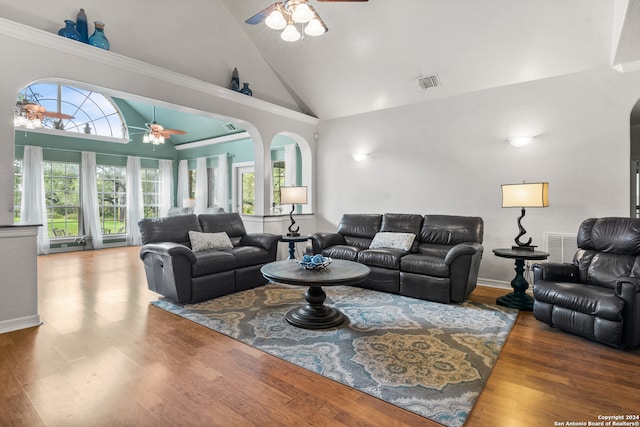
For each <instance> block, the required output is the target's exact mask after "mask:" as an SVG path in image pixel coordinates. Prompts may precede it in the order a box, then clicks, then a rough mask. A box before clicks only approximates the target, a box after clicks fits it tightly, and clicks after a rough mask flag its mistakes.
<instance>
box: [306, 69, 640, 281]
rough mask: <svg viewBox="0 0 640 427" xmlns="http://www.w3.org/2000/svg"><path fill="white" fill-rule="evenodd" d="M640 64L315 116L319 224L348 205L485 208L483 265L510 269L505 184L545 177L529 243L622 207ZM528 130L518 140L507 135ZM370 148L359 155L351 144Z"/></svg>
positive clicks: (495, 273) (359, 208) (511, 212)
mask: <svg viewBox="0 0 640 427" xmlns="http://www.w3.org/2000/svg"><path fill="white" fill-rule="evenodd" d="M638 98H640V73H638V72H635V73H630V74H620V73H618V72H616V71H614V70H611V69H602V70H596V71H589V72H584V73H578V74H572V75H566V76H562V77H557V78H550V79H545V80H539V81H536V82H531V83H524V84H518V85H512V86H507V87H501V88H496V89H491V90H486V91H480V92H476V93H471V94H466V95H461V96H457V97H452V98H447V99H443V100H438V101H433V102H424V103H420V104H415V105H410V106H405V107H399V108H394V109H390V110H384V111H379V112H374V113H369V114H363V115H357V116H352V117H347V118H342V119H336V120H331V121H323V122H321V124H320V128H319V129H320V131H319V144H318V152H317V154H318V157H317V168H318V169H317V171H318V192H317V197H318V199H317V202H318V203H317V204H318V207H319V210H318V211H317V212H316V216H317V218H318V219H317V224H318V228H319V229H321V230H327V231H328V230H335V227H336V224H337V222H338V221H339V219H340V216H341V215H342V214H343V213H346V212H348V213H367V212H369V213H383V212H408V213H425V214H426V213H433V214H436V213H443V214H455V215H473V216H481V217H483V218H484V221H485V240H484V246H485V255H484V257H483V261H482V264H481V269H480V277H481V278H485V279H491V280H498V281H507V282H508V281H511V279H512V278H513V275H514V273H513V268H514V267H513V264H512V263H511V262H509V261H508V260H504V259H499V258H496V257H495V256H494V255H493V253H492V252H491V250H492V249H495V248H498V247H510V246H511V245H512V244H513V243H514V242H513V239H514V238H515V236H516V234H517V232H518V229H517V225H516V219H517V217H518V216H519V209H503V208H501V207H500V205H501V193H500V184H507V183H518V182H522V181H523V180H526V181H528V182H536V181H549V199H550V207H549V208H546V209H529V210H528V211H527V215H526V217H525V218H524V220H523V225H524V227H525V228H526V229H527V231H528V235H527V236H525V239H526V238H527V237H528V236H531V237H532V238H533V244H538V245H542V233H543V232H547V231H554V232H568V233H575V232H576V231H577V229H578V226H579V224H580V222H581V221H582V220H583V219H585V218H588V217H594V216H628V215H629V158H630V154H629V153H630V149H629V145H630V140H629V133H630V132H629V114H630V112H631V109H632V107H633V105H634V104H635V103H636V101H637V100H638ZM522 135H535V136H536V138H535V139H534V141H533V142H532V143H531V144H530V145H528V146H526V147H524V148H519V149H518V148H513V147H511V146H510V145H509V144H508V143H507V142H506V141H505V138H506V137H508V136H522ZM363 151H364V152H369V153H370V156H369V158H368V159H367V160H365V161H364V162H354V160H353V158H352V157H351V154H352V153H353V152H363Z"/></svg>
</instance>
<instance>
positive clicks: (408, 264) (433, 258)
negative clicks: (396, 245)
mask: <svg viewBox="0 0 640 427" xmlns="http://www.w3.org/2000/svg"><path fill="white" fill-rule="evenodd" d="M400 270H401V271H405V272H407V273H415V274H424V275H427V276H434V277H449V275H450V272H449V266H448V265H447V264H446V263H445V262H444V257H441V256H438V255H429V254H425V253H420V254H410V255H407V256H404V257H402V260H401V261H400Z"/></svg>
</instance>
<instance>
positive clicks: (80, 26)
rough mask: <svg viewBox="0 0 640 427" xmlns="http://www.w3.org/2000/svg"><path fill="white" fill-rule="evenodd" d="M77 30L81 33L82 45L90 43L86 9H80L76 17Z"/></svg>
mask: <svg viewBox="0 0 640 427" xmlns="http://www.w3.org/2000/svg"><path fill="white" fill-rule="evenodd" d="M76 30H78V33H80V41H81V42H82V43H89V27H88V25H87V15H86V14H85V13H84V9H80V12H78V16H77V17H76Z"/></svg>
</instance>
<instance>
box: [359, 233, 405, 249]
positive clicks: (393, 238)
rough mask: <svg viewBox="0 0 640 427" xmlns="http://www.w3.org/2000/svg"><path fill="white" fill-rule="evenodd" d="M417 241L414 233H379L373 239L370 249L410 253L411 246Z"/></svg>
mask: <svg viewBox="0 0 640 427" xmlns="http://www.w3.org/2000/svg"><path fill="white" fill-rule="evenodd" d="M415 239H416V235H415V234H413V233H394V232H382V231H381V232H379V233H376V235H375V236H374V237H373V240H372V241H371V244H370V245H369V248H370V249H377V248H387V249H399V250H401V251H405V252H409V251H410V250H411V245H412V244H413V241H414V240H415Z"/></svg>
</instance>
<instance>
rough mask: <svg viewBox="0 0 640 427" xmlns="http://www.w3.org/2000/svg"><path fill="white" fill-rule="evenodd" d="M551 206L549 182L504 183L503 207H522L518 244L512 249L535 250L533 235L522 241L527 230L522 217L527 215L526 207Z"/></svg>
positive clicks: (519, 219)
mask: <svg viewBox="0 0 640 427" xmlns="http://www.w3.org/2000/svg"><path fill="white" fill-rule="evenodd" d="M548 206H549V183H548V182H534V183H524V182H523V183H522V184H503V185H502V207H503V208H522V211H521V213H522V214H521V215H520V217H519V218H518V229H519V230H520V233H518V235H517V236H516V238H515V242H516V244H517V246H512V247H511V249H522V250H528V251H533V250H534V249H535V245H532V244H531V237H529V240H527V241H526V242H522V241H520V237H522V236H524V235H525V234H526V233H527V231H526V230H525V229H524V227H522V218H524V215H525V213H526V212H525V208H546V207H548Z"/></svg>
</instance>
